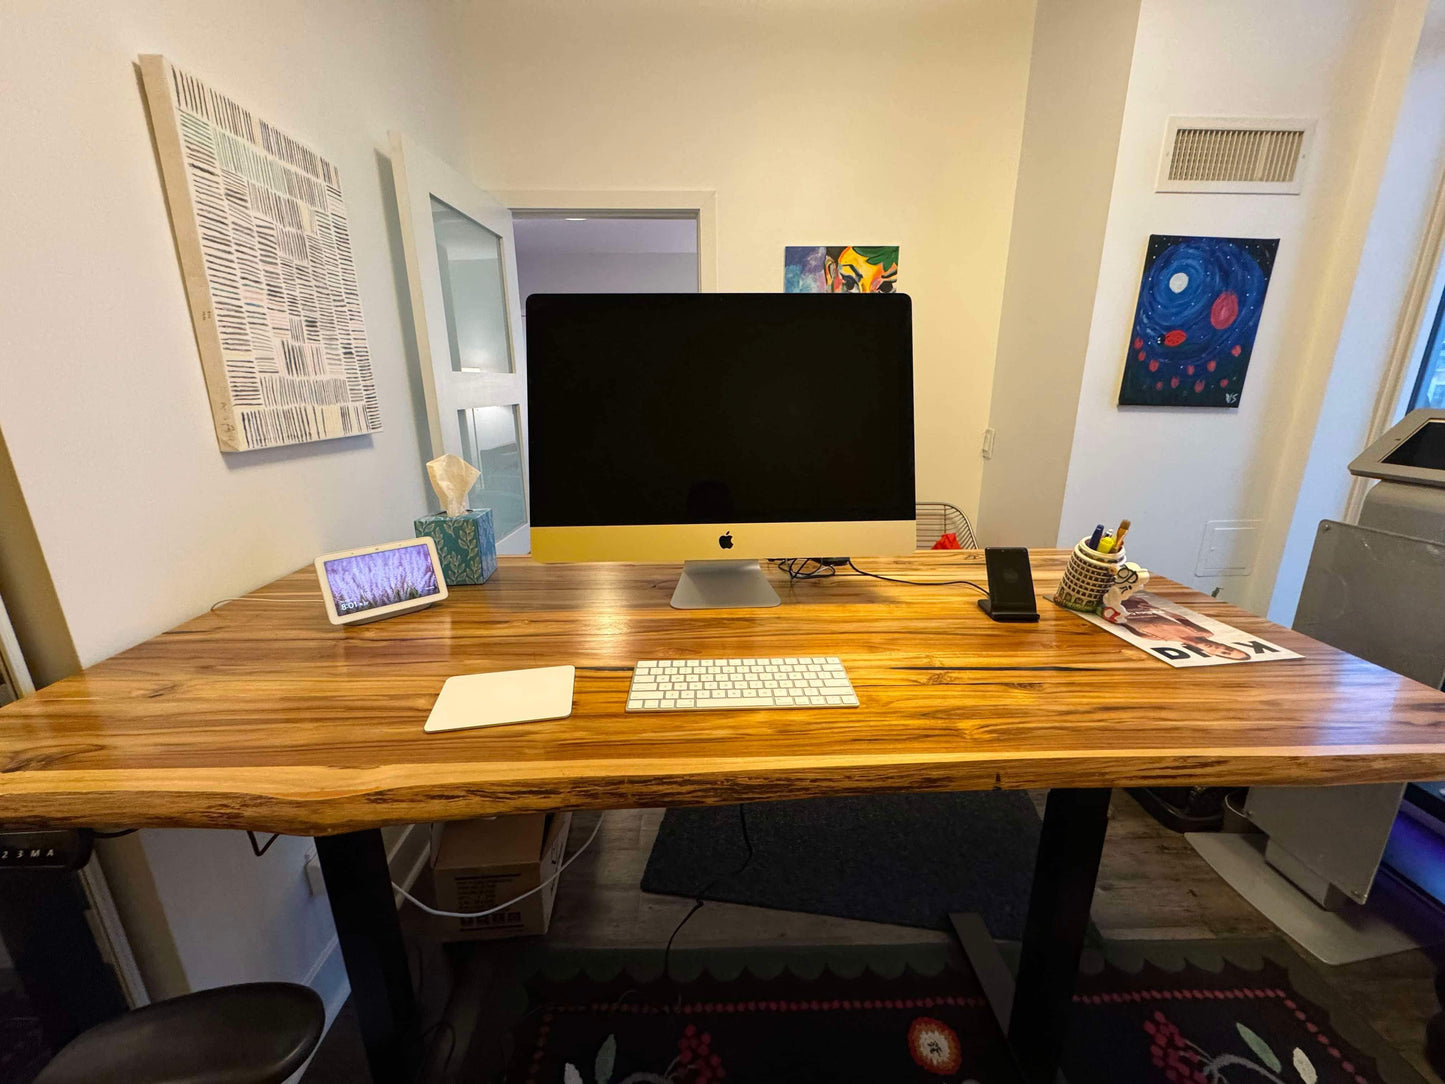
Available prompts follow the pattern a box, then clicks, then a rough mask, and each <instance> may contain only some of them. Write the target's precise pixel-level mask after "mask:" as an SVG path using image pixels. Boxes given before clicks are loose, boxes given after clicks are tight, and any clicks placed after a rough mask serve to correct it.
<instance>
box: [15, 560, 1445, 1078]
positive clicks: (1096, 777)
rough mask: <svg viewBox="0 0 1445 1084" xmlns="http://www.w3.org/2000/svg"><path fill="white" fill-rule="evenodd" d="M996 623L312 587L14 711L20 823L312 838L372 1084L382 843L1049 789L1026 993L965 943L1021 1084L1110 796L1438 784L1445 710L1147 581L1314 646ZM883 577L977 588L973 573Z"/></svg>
mask: <svg viewBox="0 0 1445 1084" xmlns="http://www.w3.org/2000/svg"><path fill="white" fill-rule="evenodd" d="M1032 559H1033V570H1034V579H1035V588H1036V590H1037V591H1038V593H1039V595H1040V598H1041V602H1040V607H1039V609H1040V613H1041V620H1040V621H1039V623H1038V624H1036V625H1001V624H996V623H995V622H993V621H990V620H989V619H988V618H987V617H986V616H985V615H984V614H982V613H981V612H979V609H978V607H977V606H975V605H974V602H973V596H972V595H971V594H970V593H969V592H968V591H967V590H966V589H964V588H961V587H941V586H940V587H914V586H906V585H903V584H893V583H886V582H883V581H881V580H876V579H866V578H863V577H860V576H853V575H849V574H840V575H838V576H835V577H830V578H828V579H820V580H805V581H797V582H790V581H789V580H787V578H786V577H785V576H783V575H782V574H781V573H778V572H776V571H773V570H770V573H769V574H770V577H771V578H772V580H773V583H774V584H775V586H776V587H777V588H778V591H779V593H780V594H781V595H782V597H783V606H782V607H781V608H778V609H772V610H762V611H739V610H733V611H725V612H719V613H714V612H707V613H699V612H697V611H685V610H675V609H673V608H672V607H671V606H670V605H669V601H668V600H669V597H670V594H671V590H672V586H673V581H674V580H675V579H676V570H675V569H672V568H659V567H649V566H643V565H549V566H543V565H537V564H534V563H532V562H531V561H529V560H527V559H525V558H503V559H502V561H501V565H500V568H499V569H498V571H497V574H496V575H495V576H493V577H492V579H491V580H489V581H488V582H487V583H486V584H484V585H481V586H477V587H467V588H459V589H458V590H456V591H455V592H454V593H453V594H452V595H451V597H450V598H449V599H448V600H447V601H446V603H445V604H444V605H442V606H437V607H433V608H431V609H429V610H424V611H421V612H418V613H413V614H406V615H403V616H401V617H397V618H393V619H391V620H388V621H383V622H378V623H376V624H370V625H361V626H354V627H349V628H347V627H341V628H338V627H335V626H332V625H330V624H329V623H328V622H327V620H326V617H325V613H324V612H323V609H322V606H321V602H320V597H319V592H318V590H317V586H316V582H315V576H314V573H313V572H312V571H311V570H309V569H306V570H302V571H300V572H297V573H293V574H292V575H290V576H286V577H283V578H281V579H280V580H277V581H276V582H275V583H273V584H271V585H269V586H268V587H265V588H263V589H261V590H260V591H258V592H256V597H258V598H292V599H302V600H307V599H309V600H314V601H315V603H316V605H315V606H304V605H295V606H267V605H255V606H251V605H248V604H247V603H246V602H245V601H240V602H234V603H231V604H230V605H229V606H226V607H225V608H223V609H221V610H219V611H217V612H215V613H210V614H206V615H203V616H201V617H198V618H196V619H195V620H193V621H190V622H187V623H186V624H184V625H182V626H180V627H179V628H177V629H175V630H172V631H171V632H168V633H166V634H164V635H162V636H158V637H156V638H155V639H153V640H149V641H147V642H146V643H143V644H141V645H139V646H138V647H135V648H132V649H131V650H129V651H125V652H122V653H121V654H119V655H117V656H115V657H114V658H112V659H109V660H107V661H105V662H103V663H100V664H98V665H96V666H93V667H90V668H89V669H87V670H85V671H84V672H82V673H80V674H78V675H76V676H74V677H72V678H68V679H66V680H64V681H61V682H58V683H56V684H55V685H52V686H50V687H49V688H46V689H43V690H41V691H40V692H39V693H37V694H35V695H34V696H32V697H28V698H26V699H25V700H22V701H19V702H18V703H15V704H11V705H9V706H7V707H4V708H0V765H3V768H4V770H3V771H0V823H3V824H8V825H16V826H23V825H33V826H53V825H94V824H105V825H137V826H142V827H170V828H186V827H205V828H251V829H256V830H261V831H276V832H286V833H289V834H298V835H314V836H316V837H317V850H318V853H319V855H320V860H321V866H322V871H323V873H324V875H325V879H326V885H327V892H328V895H329V896H330V901H331V909H332V914H333V915H334V917H335V919H336V928H337V935H338V939H339V942H340V946H341V951H342V955H343V958H344V960H345V962H346V967H347V972H348V975H349V976H350V979H351V988H352V997H353V999H354V1000H355V1003H356V1007H357V1010H358V1015H359V1018H360V1024H361V1029H362V1034H363V1038H364V1041H365V1043H366V1049H367V1056H368V1058H369V1060H370V1063H371V1067H372V1075H373V1077H374V1079H376V1080H377V1081H378V1082H385V1081H394V1080H406V1079H408V1078H409V1077H410V1076H411V1075H412V1073H413V1072H414V1070H415V1068H416V1066H417V1064H418V1062H419V1060H420V1059H419V1056H418V1055H419V1052H420V1051H419V1036H418V1035H417V1008H416V999H415V995H414V993H413V991H412V988H411V983H410V976H409V972H408V968H407V959H406V954H405V951H404V948H403V944H402V939H401V932H400V925H399V923H398V919H397V914H396V910H395V905H394V902H393V895H392V891H391V887H390V878H389V874H388V871H387V865H386V852H385V848H384V847H383V845H382V840H381V831H380V830H381V828H382V827H384V826H387V825H394V824H407V823H414V822H420V821H433V820H456V819H461V818H466V817H475V816H484V815H492V814H508V813H522V812H541V811H550V810H563V809H618V808H635V807H639V806H684V805H701V804H710V803H727V802H740V801H741V802H746V801H762V800H768V799H778V798H801V797H808V796H812V795H825V794H859V793H868V792H898V791H947V790H991V789H1020V788H1045V787H1047V788H1052V790H1051V793H1050V795H1049V799H1048V803H1047V808H1046V815H1045V819H1044V826H1043V833H1042V839H1041V842H1040V849H1039V857H1038V862H1037V868H1036V872H1035V878H1034V888H1033V894H1032V898H1031V900H1030V904H1029V911H1028V916H1027V921H1026V926H1025V938H1024V944H1023V948H1022V954H1021V961H1020V965H1019V970H1018V975H1017V979H1016V982H1014V983H1013V985H1014V989H1013V990H1012V991H1011V992H1010V990H1009V986H1010V984H1011V982H1013V980H1012V976H1010V975H1009V974H1008V973H1007V972H1006V971H1005V970H1004V969H1003V968H1002V967H1001V965H999V963H998V961H997V957H996V956H994V955H992V954H991V951H990V949H991V946H990V944H989V943H988V939H987V937H986V933H985V932H983V931H981V928H980V926H979V924H978V923H977V921H976V920H962V919H961V920H959V923H958V927H959V930H960V935H961V937H962V938H963V940H964V943H965V946H966V947H968V948H969V949H970V953H971V955H972V957H973V959H974V961H975V966H976V967H977V969H978V971H979V974H980V978H981V979H982V980H983V982H984V985H985V988H986V989H987V990H988V991H989V992H990V993H991V994H992V995H993V996H992V1000H993V1002H994V1004H995V1008H996V1010H997V1011H998V1015H999V1017H1000V1021H1001V1023H1003V1025H1004V1027H1005V1029H1006V1032H1007V1034H1008V1037H1009V1041H1010V1044H1011V1046H1012V1048H1013V1050H1014V1053H1015V1057H1016V1060H1017V1063H1018V1065H1019V1067H1020V1070H1021V1075H1022V1076H1023V1077H1024V1079H1026V1080H1027V1081H1029V1082H1030V1084H1042V1082H1049V1084H1052V1082H1053V1080H1054V1079H1055V1075H1056V1072H1057V1067H1058V1063H1059V1057H1060V1054H1061V1051H1062V1049H1063V1042H1064V1037H1065V1034H1066V1025H1067V1021H1068V1015H1069V1006H1070V1001H1071V998H1072V992H1073V988H1074V979H1075V975H1076V972H1077V968H1078V962H1079V954H1080V950H1081V946H1082V942H1083V936H1084V930H1085V928H1086V926H1087V923H1088V917H1089V904H1090V901H1091V899H1092V895H1093V889H1094V881H1095V877H1096V875H1097V872H1098V864H1099V856H1100V853H1101V851H1102V847H1103V843H1104V835H1105V827H1106V824H1107V811H1108V800H1109V790H1110V788H1112V787H1118V786H1179V785H1243V784H1251V783H1300V784H1305V783H1322V782H1330V783H1364V782H1387V781H1400V780H1406V779H1436V778H1441V777H1442V776H1445V694H1441V693H1440V692H1438V691H1436V690H1433V689H1430V688H1428V687H1426V686H1424V685H1420V684H1417V683H1415V682H1412V681H1410V680H1408V679H1406V678H1402V677H1399V676H1397V675H1395V674H1392V673H1390V672H1388V671H1385V670H1382V669H1380V668H1379V667H1377V666H1374V665H1371V664H1369V663H1366V662H1362V661H1361V660H1359V659H1356V658H1354V657H1353V656H1350V655H1346V654H1344V653H1343V652H1340V651H1336V650H1334V649H1333V648H1329V647H1326V646H1325V645H1323V644H1319V643H1316V642H1315V641H1313V640H1310V639H1309V638H1308V637H1305V636H1302V635H1300V634H1298V633H1295V632H1292V631H1290V630H1288V629H1283V628H1280V627H1278V626H1276V625H1273V624H1271V623H1269V622H1267V621H1264V620H1262V619H1259V618H1256V617H1253V616H1251V615H1249V614H1246V613H1243V612H1242V611H1240V610H1238V609H1235V608H1234V607H1232V606H1229V605H1227V604H1225V603H1222V602H1218V601H1217V600H1214V599H1210V598H1208V597H1206V596H1204V595H1202V594H1199V593H1197V592H1195V591H1190V590H1187V589H1186V588H1183V587H1180V586H1179V585H1177V584H1172V583H1170V582H1169V581H1167V580H1163V579H1161V578H1159V577H1155V578H1154V579H1153V580H1151V582H1150V590H1151V591H1155V592H1158V593H1160V594H1163V595H1165V596H1166V597H1168V598H1171V599H1173V600H1175V601H1177V602H1181V603H1184V604H1186V605H1189V606H1192V607H1194V608H1196V609H1199V610H1202V611H1204V612H1206V613H1209V614H1211V615H1213V616H1215V617H1218V618H1220V619H1221V620H1223V621H1226V622H1228V623H1229V624H1232V625H1235V626H1237V627H1239V628H1241V629H1243V630H1245V631H1247V632H1255V633H1258V634H1260V635H1263V636H1265V637H1267V638H1269V639H1270V640H1273V641H1275V642H1276V643H1280V644H1283V645H1285V646H1287V647H1290V648H1293V649H1294V650H1296V651H1299V652H1301V653H1302V654H1303V655H1305V656H1306V657H1305V658H1303V659H1300V660H1296V661H1288V662H1280V663H1271V664H1265V665H1238V666H1220V667H1201V668H1198V669H1185V670H1173V669H1170V668H1169V667H1167V666H1165V665H1164V664H1162V663H1160V662H1157V661H1155V660H1154V659H1152V658H1150V657H1148V656H1146V655H1144V654H1143V653H1142V652H1140V651H1138V650H1136V649H1135V648H1132V647H1130V646H1129V645H1128V644H1125V643H1123V642H1122V641H1121V640H1119V639H1118V638H1116V637H1113V636H1110V635H1109V634H1107V633H1105V632H1103V631H1101V630H1099V629H1097V628H1095V627H1093V626H1092V625H1090V624H1089V623H1088V622H1086V621H1083V620H1082V619H1080V618H1079V617H1078V616H1076V615H1074V614H1072V613H1068V612H1066V611H1064V610H1060V609H1058V608H1056V607H1054V606H1053V605H1052V604H1050V603H1047V602H1043V601H1042V599H1043V598H1046V597H1047V596H1048V595H1049V594H1050V593H1051V592H1052V591H1053V589H1054V587H1055V586H1056V585H1057V583H1058V580H1059V577H1060V575H1061V574H1062V571H1063V567H1064V562H1065V560H1066V559H1067V552H1066V551H1036V552H1035V553H1034V554H1033V555H1032ZM859 560H860V563H862V564H864V565H865V567H867V568H869V569H870V570H876V571H878V572H881V573H883V574H885V575H894V576H899V577H902V578H905V579H913V580H918V579H938V580H956V579H976V578H978V577H979V576H980V575H981V574H982V571H983V555H982V554H981V553H978V552H975V551H964V552H958V551H955V552H951V553H950V552H944V551H939V552H930V553H920V554H917V555H915V556H913V557H911V558H900V559H895V560H884V559H878V560H872V561H866V562H865V561H864V559H862V558H860V559H859ZM789 654H794V655H796V654H817V655H838V656H840V657H841V658H842V660H843V662H844V664H845V665H846V666H847V668H848V673H849V676H850V678H851V679H852V682H853V686H854V688H855V689H856V690H857V692H858V695H859V699H860V700H861V706H860V707H857V708H849V709H846V710H838V709H824V708H817V709H798V710H777V711H739V712H698V713H696V714H690V713H634V714H631V715H629V714H627V713H625V711H624V710H623V709H624V704H625V701H626V696H627V688H628V684H629V681H630V679H631V667H632V665H633V664H634V663H635V662H636V661H637V660H638V659H644V658H677V657H688V656H696V657H717V656H720V655H725V656H761V655H789ZM568 663H570V664H574V665H575V666H576V667H577V680H576V692H575V700H574V710H573V714H572V715H571V716H570V717H569V718H567V719H557V720H551V721H546V722H536V723H528V724H524V725H518V726H512V727H495V728H489V729H486V730H480V731H457V732H450V733H443V734H425V733H423V731H422V725H423V723H424V722H425V720H426V717H427V714H428V712H429V711H430V709H431V705H432V701H433V700H434V699H435V697H436V694H437V692H438V691H439V690H440V689H441V686H442V682H443V681H445V680H446V678H448V677H450V676H452V675H453V674H465V673H476V672H480V671H485V670H502V669H512V668H519V667H528V666H548V665H560V664H568Z"/></svg>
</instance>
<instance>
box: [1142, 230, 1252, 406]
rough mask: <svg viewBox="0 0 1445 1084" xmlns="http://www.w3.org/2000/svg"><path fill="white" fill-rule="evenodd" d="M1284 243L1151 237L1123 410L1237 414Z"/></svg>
mask: <svg viewBox="0 0 1445 1084" xmlns="http://www.w3.org/2000/svg"><path fill="white" fill-rule="evenodd" d="M1278 250H1279V240H1278V239H1277V238H1276V239H1274V240H1263V239H1259V238H1251V237H1166V236H1160V235H1158V234H1154V235H1153V236H1151V237H1150V238H1149V254H1148V256H1147V257H1146V259H1145V261H1144V278H1143V281H1142V282H1140V284H1139V305H1138V308H1137V309H1136V310H1135V312H1134V330H1133V332H1132V334H1131V335H1130V337H1129V354H1128V358H1127V359H1126V361H1125V363H1124V380H1123V383H1122V384H1121V385H1120V386H1119V405H1120V406H1202V407H1211V406H1212V407H1237V406H1239V397H1240V393H1241V392H1242V391H1243V389H1244V374H1245V370H1247V369H1248V368H1249V359H1250V355H1251V354H1252V353H1253V352H1254V336H1255V333H1256V332H1257V331H1258V330H1259V316H1260V313H1261V312H1262V311H1263V309H1264V294H1265V291H1266V290H1267V289H1268V288H1269V276H1270V272H1271V271H1273V270H1274V257H1275V253H1276V252H1277V251H1278Z"/></svg>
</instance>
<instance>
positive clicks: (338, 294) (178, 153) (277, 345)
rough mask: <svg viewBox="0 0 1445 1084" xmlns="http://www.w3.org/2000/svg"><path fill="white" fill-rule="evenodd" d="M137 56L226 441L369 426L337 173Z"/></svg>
mask: <svg viewBox="0 0 1445 1084" xmlns="http://www.w3.org/2000/svg"><path fill="white" fill-rule="evenodd" d="M140 63H141V77H142V80H143V82H144V85H145V92H146V100H147V103H148V105H149V108H150V114H151V124H152V126H153V128H154V131H155V139H156V148H157V151H158V154H159V158H160V164H161V175H162V178H163V180H164V181H165V190H166V201H167V203H168V205H169V207H170V214H171V224H172V226H173V228H174V230H175V235H176V247H177V249H178V251H179V253H180V260H181V272H182V276H183V277H184V279H185V286H186V298H187V301H188V302H189V304H190V308H191V320H192V323H193V324H194V326H195V330H196V342H197V345H198V347H199V349H200V354H201V369H202V372H203V373H204V375H205V381H206V393H207V397H208V398H209V400H210V403H211V415H212V418H213V420H214V422H215V426H216V439H217V441H218V442H219V444H220V446H221V450H222V451H226V452H239V451H248V450H250V449H253V448H271V447H276V446H278V445H284V444H301V443H306V442H308V441H317V440H330V439H332V438H335V437H348V436H355V435H357V434H361V433H373V432H376V431H377V430H379V429H380V428H381V413H380V409H379V407H378V405H377V398H376V383H375V381H374V379H373V378H372V372H371V351H370V348H369V347H368V345H367V341H366V325H365V323H364V322H363V320H362V315H361V293H360V291H359V289H358V287H357V281H356V265H355V263H354V262H353V260H352V251H351V230H350V226H349V224H348V222H347V218H346V204H345V202H344V201H343V199H342V193H341V175H340V173H339V172H337V169H336V167H335V166H334V165H332V164H331V163H330V162H328V161H327V160H326V159H325V158H322V157H321V156H320V155H319V154H317V153H316V152H315V151H313V150H311V149H310V148H309V147H307V146H305V145H304V144H302V143H299V142H297V141H296V140H295V139H292V138H291V137H290V136H288V135H286V134H285V133H284V132H282V131H280V130H279V129H277V128H276V127H275V126H274V125H272V124H270V123H268V122H266V121H264V120H262V119H260V118H259V117H257V116H256V115H255V114H253V113H252V112H251V111H250V110H249V109H247V108H245V107H244V106H242V105H241V104H239V103H238V102H236V101H234V100H232V99H231V98H228V97H226V96H225V95H223V94H220V93H218V92H217V91H216V90H214V89H212V88H211V87H209V86H207V85H206V84H205V83H203V82H201V81H200V80H199V79H197V78H196V77H195V76H192V75H189V74H188V73H186V72H184V71H181V70H180V69H179V68H176V67H175V66H174V65H173V64H171V63H170V62H169V61H167V60H166V59H165V58H164V57H161V56H155V55H149V56H142V57H141V58H140Z"/></svg>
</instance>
